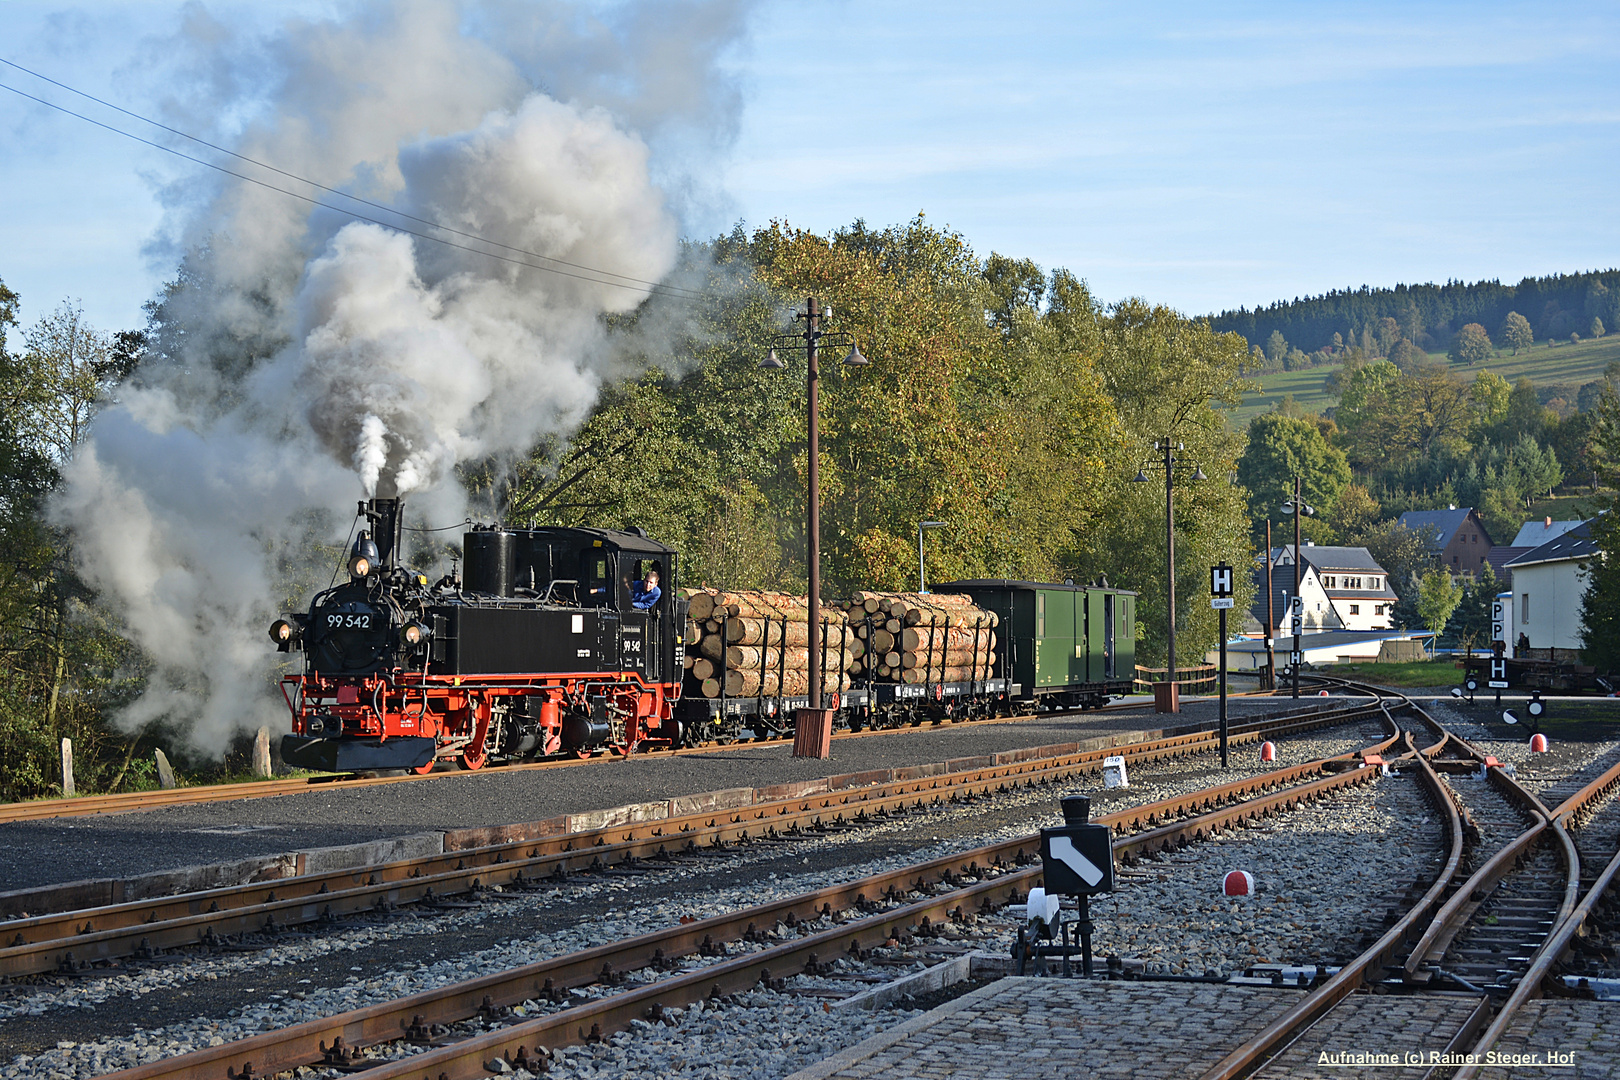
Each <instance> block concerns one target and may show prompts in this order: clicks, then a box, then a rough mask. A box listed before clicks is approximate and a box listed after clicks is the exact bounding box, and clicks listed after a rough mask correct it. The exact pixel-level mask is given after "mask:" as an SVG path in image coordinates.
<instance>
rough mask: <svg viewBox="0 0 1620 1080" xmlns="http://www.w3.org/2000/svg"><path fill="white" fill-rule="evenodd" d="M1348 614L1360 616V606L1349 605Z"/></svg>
mask: <svg viewBox="0 0 1620 1080" xmlns="http://www.w3.org/2000/svg"><path fill="white" fill-rule="evenodd" d="M1350 614H1352V615H1360V614H1361V605H1360V604H1351V605H1350Z"/></svg>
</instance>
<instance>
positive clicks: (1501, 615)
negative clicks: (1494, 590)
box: [1491, 600, 1507, 641]
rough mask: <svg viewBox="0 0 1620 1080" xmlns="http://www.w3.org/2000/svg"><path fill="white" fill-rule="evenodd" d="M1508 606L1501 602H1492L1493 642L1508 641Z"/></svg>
mask: <svg viewBox="0 0 1620 1080" xmlns="http://www.w3.org/2000/svg"><path fill="white" fill-rule="evenodd" d="M1506 608H1507V605H1506V604H1504V603H1502V601H1500V600H1492V601H1491V640H1492V641H1506V640H1507V611H1506Z"/></svg>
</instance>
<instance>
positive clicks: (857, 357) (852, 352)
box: [844, 345, 872, 367]
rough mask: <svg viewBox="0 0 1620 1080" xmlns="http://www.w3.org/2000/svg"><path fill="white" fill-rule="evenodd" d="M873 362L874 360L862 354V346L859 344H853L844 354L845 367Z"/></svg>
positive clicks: (861, 365)
mask: <svg viewBox="0 0 1620 1080" xmlns="http://www.w3.org/2000/svg"><path fill="white" fill-rule="evenodd" d="M871 362H872V361H870V360H868V359H867V358H866V357H864V356H862V355H861V347H860V346H859V345H851V346H850V347H849V352H848V353H846V354H845V355H844V366H845V367H865V366H866V365H867V364H870V363H871Z"/></svg>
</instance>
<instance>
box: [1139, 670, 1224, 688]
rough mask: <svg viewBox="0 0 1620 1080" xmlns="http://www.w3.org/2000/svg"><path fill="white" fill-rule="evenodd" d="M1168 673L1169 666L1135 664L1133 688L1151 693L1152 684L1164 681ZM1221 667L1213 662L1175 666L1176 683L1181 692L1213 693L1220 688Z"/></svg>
mask: <svg viewBox="0 0 1620 1080" xmlns="http://www.w3.org/2000/svg"><path fill="white" fill-rule="evenodd" d="M1169 674H1170V669H1169V668H1162V667H1153V668H1150V667H1143V666H1142V665H1141V664H1137V665H1136V685H1135V686H1134V687H1133V689H1135V690H1136V692H1137V693H1139V694H1151V693H1153V684H1154V683H1161V682H1164V681H1165V676H1167V675H1169ZM1220 677H1221V669H1220V668H1218V667H1217V666H1215V665H1214V664H1200V665H1199V666H1197V667H1178V668H1176V685H1178V686H1180V687H1181V692H1182V693H1183V694H1213V693H1215V692H1216V691H1217V690H1219V689H1220Z"/></svg>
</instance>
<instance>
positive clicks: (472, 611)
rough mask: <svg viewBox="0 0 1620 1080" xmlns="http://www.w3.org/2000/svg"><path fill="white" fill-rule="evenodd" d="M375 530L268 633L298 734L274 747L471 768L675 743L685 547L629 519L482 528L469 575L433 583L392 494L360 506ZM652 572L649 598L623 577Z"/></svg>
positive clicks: (319, 760)
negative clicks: (299, 665)
mask: <svg viewBox="0 0 1620 1080" xmlns="http://www.w3.org/2000/svg"><path fill="white" fill-rule="evenodd" d="M360 513H361V514H363V515H364V516H365V517H366V519H367V521H368V523H369V524H370V525H371V528H370V529H365V530H361V532H360V533H359V534H358V535H357V537H356V539H355V542H354V546H353V548H352V549H351V551H350V555H349V565H348V572H349V573H348V581H346V582H344V583H343V584H340V585H338V586H336V587H335V588H331V589H328V590H326V591H324V592H321V593H319V594H317V595H316V596H315V598H314V600H312V601H311V603H310V606H309V611H308V612H307V613H306V614H293V615H288V616H286V617H284V618H281V619H277V620H276V621H275V623H273V624H272V625H271V628H270V637H271V640H273V641H275V642H276V644H277V647H278V648H280V649H281V650H282V651H291V650H302V651H303V653H304V670H303V672H302V673H299V674H291V675H287V676H285V677H284V678H283V679H282V682H281V689H282V694H283V696H284V697H285V698H286V700H287V705H288V707H289V708H290V709H291V710H292V718H293V730H292V734H290V735H287V736H285V737H284V738H283V739H282V744H281V756H282V760H284V761H286V762H287V763H288V764H289V765H294V766H297V767H301V768H308V769H323V770H332V771H349V770H355V769H414V770H416V771H417V772H421V773H426V772H428V771H430V770H431V769H432V768H433V765H434V763H435V761H436V760H438V759H441V758H444V759H452V760H455V761H456V762H458V763H459V764H460V765H461V766H462V767H463V768H466V769H479V768H482V767H483V766H484V764H485V762H487V761H489V760H491V759H492V758H494V759H500V760H513V759H518V758H523V757H527V756H531V755H549V754H558V753H572V754H578V755H580V756H589V755H590V754H591V753H593V752H595V751H596V750H598V749H599V748H602V747H607V746H612V747H615V748H617V749H620V750H623V751H624V752H627V753H628V752H633V751H635V750H636V749H638V748H648V749H651V748H660V747H670V746H675V745H678V744H679V743H680V741H681V725H680V722H679V721H678V720H676V718H675V715H674V711H673V710H674V704H675V701H676V700H677V699H678V698H679V696H680V681H681V674H682V670H683V666H684V656H683V651H682V645H681V639H680V635H679V634H678V633H677V632H676V628H677V627H679V626H681V625H683V624H684V621H685V618H686V611H685V601H683V600H680V599H678V598H677V595H676V589H677V588H678V587H679V582H680V563H679V556H678V554H677V553H676V552H675V550H674V549H672V548H669V547H666V546H664V545H663V544H660V543H658V542H657V541H654V540H650V539H648V538H647V537H646V535H644V534H643V533H641V532H640V531H639V530H632V531H629V532H617V531H613V530H608V529H528V530H521V531H514V530H507V529H501V528H494V527H492V528H475V529H474V530H473V531H471V532H469V533H467V534H466V535H465V536H464V537H463V541H464V548H463V554H464V565H465V583H463V582H462V581H461V580H459V579H458V578H457V576H456V575H455V574H453V573H452V574H451V575H447V576H446V577H445V578H443V579H441V580H440V581H439V582H437V583H436V584H433V585H429V584H428V579H427V577H426V576H424V575H422V574H419V573H417V572H416V571H413V570H411V569H408V568H407V567H406V566H404V565H403V563H402V562H401V560H400V558H399V554H400V551H401V546H400V541H401V532H402V525H403V518H402V516H401V506H400V502H399V500H398V499H371V500H369V501H368V502H364V503H361V504H360ZM655 566H656V567H657V568H658V569H659V570H661V572H662V573H661V576H662V579H663V581H664V583H665V585H664V589H663V593H662V596H661V597H660V599H659V602H658V603H657V604H656V605H655V606H654V607H653V608H651V609H650V610H646V611H640V610H637V609H635V608H634V607H633V606H632V604H631V602H630V589H631V583H632V582H633V581H636V580H639V579H642V578H644V576H645V574H646V572H647V571H648V570H651V569H653V568H654V567H655Z"/></svg>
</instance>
